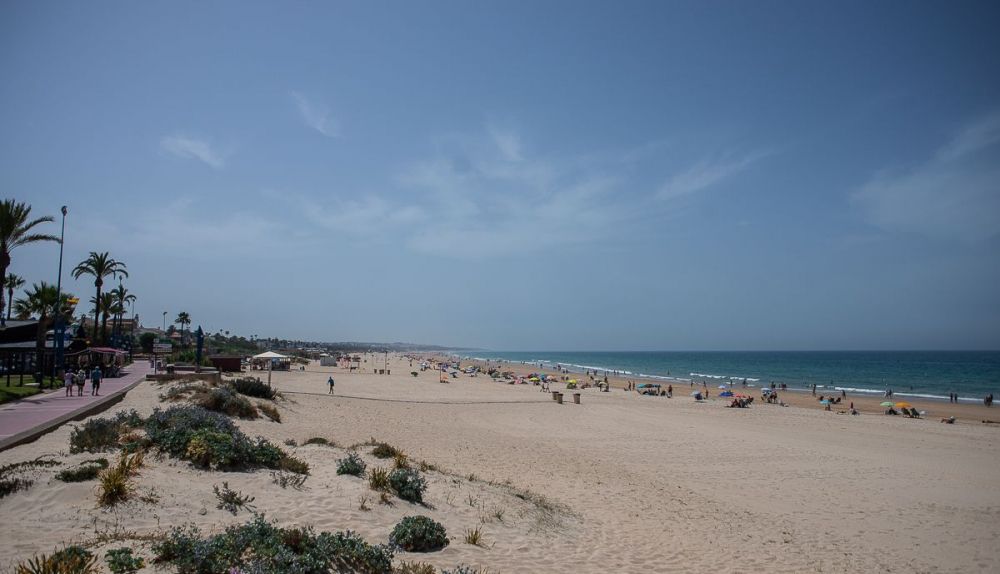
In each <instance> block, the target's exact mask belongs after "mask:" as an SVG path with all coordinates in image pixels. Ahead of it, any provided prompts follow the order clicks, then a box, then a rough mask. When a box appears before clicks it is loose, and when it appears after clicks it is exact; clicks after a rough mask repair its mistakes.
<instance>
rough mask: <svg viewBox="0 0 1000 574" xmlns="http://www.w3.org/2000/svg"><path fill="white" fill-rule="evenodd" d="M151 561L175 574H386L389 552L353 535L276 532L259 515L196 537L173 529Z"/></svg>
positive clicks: (187, 530)
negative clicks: (224, 528) (234, 570)
mask: <svg viewBox="0 0 1000 574" xmlns="http://www.w3.org/2000/svg"><path fill="white" fill-rule="evenodd" d="M153 553H154V555H155V558H154V559H153V562H154V563H155V564H157V565H161V566H172V567H173V568H174V569H176V571H177V572H178V573H179V574H201V573H216V572H219V573H222V572H231V571H233V569H238V570H237V571H240V572H267V573H271V572H274V573H294V574H312V573H321V572H324V573H325V572H330V571H333V572H356V573H359V574H389V573H390V572H392V555H393V551H392V549H391V548H390V547H388V546H385V545H371V544H368V543H367V542H366V541H365V540H364V539H363V538H361V537H360V536H358V535H357V534H355V533H353V532H350V531H347V532H337V533H333V534H331V533H329V532H321V533H319V534H316V533H315V532H314V531H313V530H312V529H311V528H308V527H306V528H279V527H278V526H276V525H275V524H273V523H271V522H268V521H267V520H265V519H264V517H263V516H260V515H256V516H254V518H253V519H252V520H251V521H249V522H247V523H245V524H240V525H234V526H230V527H229V528H227V529H226V530H225V532H222V533H220V534H216V535H213V536H208V537H202V535H201V532H200V531H199V530H198V529H197V528H195V527H188V528H174V529H173V530H172V531H170V532H169V533H168V534H167V535H166V536H165V537H164V539H163V540H161V541H159V542H156V543H154V544H153Z"/></svg>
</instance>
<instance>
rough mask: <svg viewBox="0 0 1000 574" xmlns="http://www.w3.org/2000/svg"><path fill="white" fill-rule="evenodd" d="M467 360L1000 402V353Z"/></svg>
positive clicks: (551, 355)
mask: <svg viewBox="0 0 1000 574" xmlns="http://www.w3.org/2000/svg"><path fill="white" fill-rule="evenodd" d="M456 354H457V355H459V356H462V357H468V358H477V359H503V360H506V361H512V362H518V363H520V362H524V363H534V364H539V365H542V366H545V367H550V368H551V367H554V366H555V365H557V364H558V365H561V366H563V367H565V368H567V369H569V370H571V371H579V372H582V371H584V370H595V369H596V370H597V371H618V372H619V373H621V374H623V375H625V376H632V377H636V378H649V379H660V380H677V381H680V382H684V383H686V382H687V381H689V380H694V381H706V382H707V383H709V384H711V383H712V382H717V383H718V384H722V383H725V382H728V381H729V380H730V379H731V380H732V381H733V382H736V383H742V381H743V379H744V378H745V379H746V380H747V383H748V384H752V385H755V386H761V385H769V384H770V383H771V382H772V381H773V382H775V383H786V384H788V385H789V387H792V388H801V389H806V388H810V387H811V386H812V385H813V384H815V385H817V388H823V389H828V388H830V387H833V388H835V389H841V388H843V389H845V390H847V391H848V392H855V393H870V394H873V395H881V394H882V393H883V392H885V390H886V389H892V390H893V392H894V394H895V395H897V396H913V397H924V398H935V399H942V400H947V399H948V393H952V392H956V393H958V394H959V396H960V399H961V400H962V401H963V402H973V401H981V400H982V399H983V397H984V396H986V395H987V394H989V393H993V394H994V395H1000V351H802V352H773V351H768V352H751V351H746V352H730V351H725V352H723V351H719V352H681V351H677V352H671V351H664V352H660V351H656V352H638V351H637V352H610V351H608V352H605V351H598V352H563V351H559V352H538V351H518V352H499V351H498V352H494V351H464V352H458V353H456Z"/></svg>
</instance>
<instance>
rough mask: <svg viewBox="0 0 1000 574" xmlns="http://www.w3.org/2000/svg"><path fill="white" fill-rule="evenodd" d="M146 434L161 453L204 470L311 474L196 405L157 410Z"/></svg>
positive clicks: (264, 442)
mask: <svg viewBox="0 0 1000 574" xmlns="http://www.w3.org/2000/svg"><path fill="white" fill-rule="evenodd" d="M145 428H146V434H147V436H148V437H149V440H150V442H151V443H152V444H153V445H155V446H156V447H157V448H159V449H160V450H161V451H163V452H165V453H167V454H169V455H171V456H173V457H176V458H180V459H184V460H189V461H191V462H192V463H193V464H194V465H195V466H199V467H201V468H212V469H218V470H244V469H248V468H254V467H265V468H272V469H280V470H288V471H290V472H296V473H300V474H308V472H309V465H307V464H306V463H304V462H302V461H300V460H298V459H296V458H294V457H291V456H289V455H287V454H286V453H285V452H284V451H282V450H281V449H280V448H278V447H277V446H275V445H273V444H271V443H270V442H268V441H267V440H265V439H263V438H259V437H258V438H256V439H251V438H250V437H248V436H247V435H245V434H243V432H242V431H241V430H240V429H239V428H237V427H236V425H235V424H234V423H233V421H232V420H230V419H229V418H228V417H226V416H225V415H222V414H220V413H216V412H212V411H209V410H207V409H204V408H202V407H199V406H195V405H178V406H174V407H170V408H169V409H167V410H165V411H161V410H159V409H157V410H155V411H154V412H153V414H152V415H150V417H149V419H147V420H146V426H145Z"/></svg>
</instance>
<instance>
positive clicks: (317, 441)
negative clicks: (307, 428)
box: [302, 436, 330, 446]
mask: <svg viewBox="0 0 1000 574" xmlns="http://www.w3.org/2000/svg"><path fill="white" fill-rule="evenodd" d="M302 444H303V445H307V444H320V445H323V446H329V445H330V441H328V440H326V439H325V438H323V437H321V436H314V437H312V438H309V439H306V442H304V443H302Z"/></svg>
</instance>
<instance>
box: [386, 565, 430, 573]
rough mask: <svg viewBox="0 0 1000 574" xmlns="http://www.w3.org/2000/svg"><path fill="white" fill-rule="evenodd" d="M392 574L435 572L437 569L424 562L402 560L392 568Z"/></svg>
mask: <svg viewBox="0 0 1000 574" xmlns="http://www.w3.org/2000/svg"><path fill="white" fill-rule="evenodd" d="M392 574H437V569H436V568H434V566H432V565H430V564H428V563H426V562H402V563H400V564H399V565H397V566H396V567H395V568H394V569H393V570H392Z"/></svg>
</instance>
